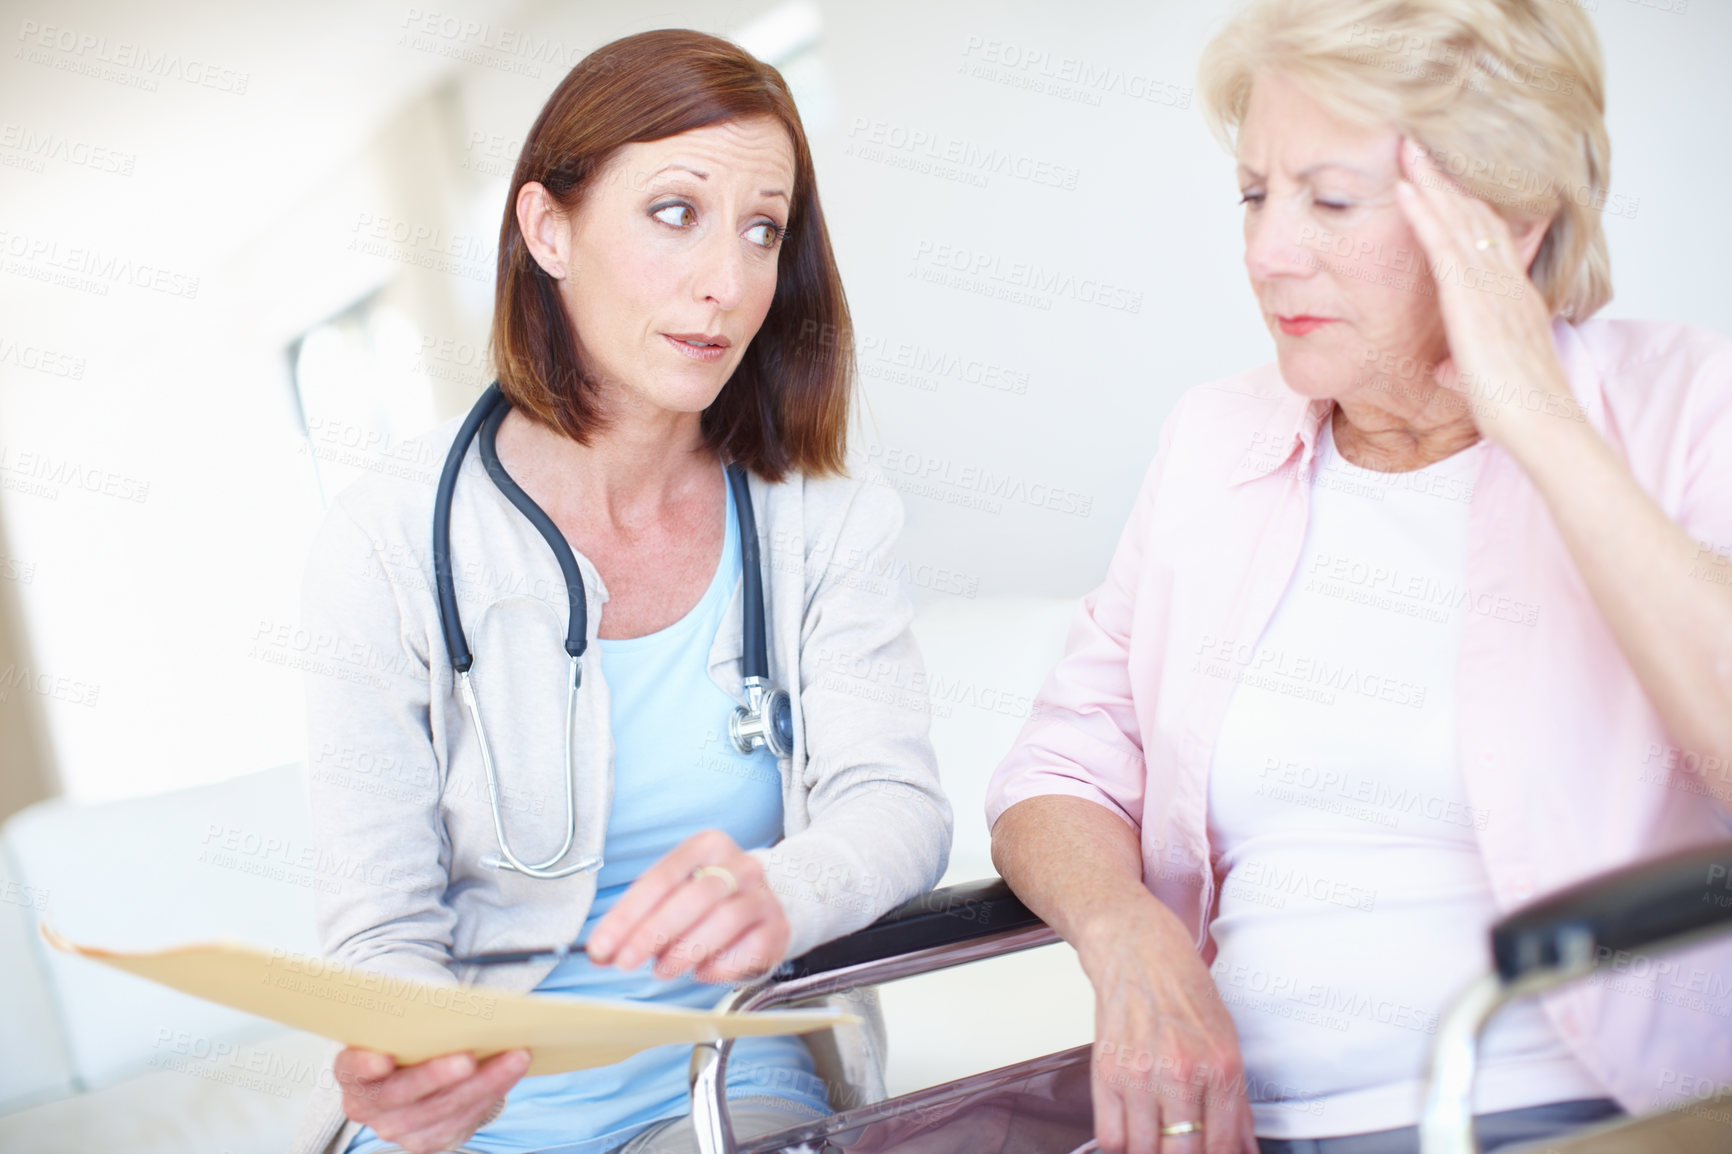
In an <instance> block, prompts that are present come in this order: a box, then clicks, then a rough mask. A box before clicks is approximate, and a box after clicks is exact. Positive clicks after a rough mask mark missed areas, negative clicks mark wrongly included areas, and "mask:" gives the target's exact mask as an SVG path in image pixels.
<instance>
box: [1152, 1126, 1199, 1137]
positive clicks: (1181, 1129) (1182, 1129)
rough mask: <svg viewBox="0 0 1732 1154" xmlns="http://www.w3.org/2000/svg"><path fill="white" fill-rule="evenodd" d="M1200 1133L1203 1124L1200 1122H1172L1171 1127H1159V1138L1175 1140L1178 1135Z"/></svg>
mask: <svg viewBox="0 0 1732 1154" xmlns="http://www.w3.org/2000/svg"><path fill="white" fill-rule="evenodd" d="M1202 1132H1203V1124H1202V1123H1201V1122H1174V1123H1173V1124H1172V1125H1171V1126H1162V1127H1161V1137H1163V1138H1177V1137H1178V1136H1179V1135H1180V1134H1201V1133H1202Z"/></svg>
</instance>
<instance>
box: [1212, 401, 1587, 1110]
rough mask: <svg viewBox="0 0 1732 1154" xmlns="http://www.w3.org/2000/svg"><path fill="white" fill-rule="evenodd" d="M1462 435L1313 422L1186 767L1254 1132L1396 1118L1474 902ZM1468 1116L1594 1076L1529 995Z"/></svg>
mask: <svg viewBox="0 0 1732 1154" xmlns="http://www.w3.org/2000/svg"><path fill="white" fill-rule="evenodd" d="M1484 451H1485V446H1484V442H1483V441H1482V442H1479V443H1477V444H1475V445H1474V446H1472V447H1471V448H1468V449H1466V450H1463V451H1462V452H1459V453H1456V454H1454V455H1453V456H1451V457H1448V458H1446V459H1444V460H1442V461H1438V462H1436V463H1435V464H1432V465H1429V466H1427V467H1426V468H1424V469H1418V470H1414V471H1412V472H1407V473H1376V472H1372V471H1371V470H1368V469H1361V468H1359V467H1357V466H1355V465H1351V464H1349V463H1348V462H1346V461H1345V460H1343V459H1342V457H1341V455H1340V454H1339V453H1338V452H1337V451H1336V449H1335V444H1334V439H1333V437H1332V435H1331V430H1330V422H1328V421H1325V422H1324V425H1323V429H1322V431H1321V433H1320V434H1319V437H1318V443H1317V459H1316V466H1317V467H1316V471H1315V473H1314V476H1313V480H1312V495H1311V513H1310V520H1309V523H1308V524H1307V526H1306V531H1305V548H1304V551H1303V553H1302V555H1301V556H1300V559H1299V564H1298V568H1297V569H1296V570H1295V571H1294V574H1293V578H1292V580H1291V581H1290V582H1289V584H1288V586H1287V590H1286V593H1285V594H1284V596H1283V597H1282V600H1281V603H1280V606H1279V607H1278V608H1277V609H1276V611H1275V615H1274V617H1273V619H1272V620H1271V621H1270V622H1269V626H1268V629H1267V630H1266V631H1265V632H1264V634H1263V636H1262V637H1261V638H1260V639H1259V642H1258V645H1257V647H1256V650H1255V652H1254V654H1253V655H1251V660H1250V663H1249V664H1247V665H1235V666H1231V667H1229V669H1230V671H1231V673H1230V675H1232V676H1235V677H1236V678H1237V681H1238V683H1237V684H1236V685H1235V687H1234V690H1233V695H1232V699H1231V702H1230V703H1229V705H1228V709H1227V713H1226V717H1225V721H1224V723H1223V727H1222V730H1221V735H1220V739H1219V741H1218V743H1217V745H1216V747H1215V754H1214V762H1213V766H1212V769H1211V773H1210V776H1209V835H1210V842H1211V844H1212V845H1214V846H1215V847H1217V848H1218V849H1219V850H1220V851H1221V853H1222V857H1221V860H1220V868H1221V871H1222V873H1223V875H1224V881H1223V884H1222V889H1221V900H1220V910H1219V915H1218V916H1217V917H1216V918H1215V920H1214V922H1213V923H1212V926H1211V932H1212V934H1213V936H1214V939H1215V942H1216V944H1217V946H1218V947H1219V952H1218V954H1217V956H1216V959H1215V962H1214V965H1213V972H1214V975H1215V981H1216V984H1217V986H1218V987H1219V988H1220V990H1221V993H1222V996H1223V998H1224V999H1225V1000H1226V1003H1227V1008H1228V1009H1229V1010H1230V1011H1231V1012H1232V1015H1233V1020H1234V1022H1235V1024H1236V1025H1237V1027H1238V1032H1239V1043H1240V1047H1241V1049H1242V1051H1243V1054H1244V1059H1245V1066H1246V1072H1247V1077H1248V1079H1249V1080H1250V1088H1251V1094H1250V1097H1251V1100H1252V1113H1253V1115H1254V1117H1255V1120H1256V1129H1257V1133H1258V1134H1259V1135H1262V1136H1264V1137H1271V1138H1316V1137H1323V1136H1326V1135H1335V1134H1356V1133H1364V1132H1368V1131H1372V1130H1383V1129H1391V1128H1394V1127H1400V1126H1411V1125H1414V1124H1415V1123H1416V1122H1417V1121H1418V1120H1419V1115H1420V1102H1421V1095H1422V1091H1423V1079H1424V1071H1425V1068H1426V1063H1427V1059H1428V1056H1429V1054H1430V1049H1431V1044H1432V1042H1433V1041H1434V1039H1435V1036H1436V1029H1437V1023H1438V1021H1439V1019H1440V1017H1441V1015H1442V1014H1443V1012H1444V1011H1445V1010H1446V1009H1447V1008H1448V1006H1449V1005H1450V1003H1451V1002H1452V1001H1453V1000H1454V999H1455V997H1456V996H1457V995H1458V994H1459V993H1460V992H1461V990H1462V989H1463V988H1464V987H1465V986H1466V985H1467V984H1468V983H1469V982H1471V981H1472V980H1473V979H1475V978H1477V977H1479V976H1481V975H1483V974H1485V973H1486V972H1488V971H1489V969H1490V967H1491V958H1490V953H1489V950H1488V948H1487V945H1486V930H1487V928H1488V927H1489V925H1490V924H1491V922H1492V921H1493V920H1494V918H1495V916H1496V915H1495V910H1494V907H1493V904H1492V900H1491V891H1490V888H1489V884H1488V881H1487V878H1486V873H1485V867H1484V865H1483V864H1482V862H1481V858H1480V852H1479V845H1478V842H1477V840H1476V836H1475V832H1474V831H1475V827H1476V825H1478V826H1479V827H1481V828H1483V826H1484V822H1485V820H1486V816H1487V815H1485V814H1482V813H1476V812H1475V811H1474V810H1473V809H1472V808H1471V807H1469V805H1468V804H1467V798H1466V796H1465V793H1464V790H1463V783H1462V777H1461V771H1460V768H1459V766H1458V764H1457V757H1456V736H1455V676H1456V665H1457V659H1458V655H1459V650H1460V642H1461V623H1462V614H1463V612H1464V608H1463V601H1464V596H1463V594H1464V592H1465V570H1466V562H1465V559H1466V535H1467V512H1468V503H1469V500H1470V498H1471V497H1472V489H1473V480H1474V476H1475V474H1476V472H1477V470H1478V466H1479V462H1480V458H1481V456H1482V455H1483V453H1484ZM1477 1087H1478V1093H1477V1095H1476V1099H1475V1109H1476V1111H1477V1112H1479V1113H1487V1112H1491V1111H1496V1110H1508V1109H1515V1108H1518V1107H1521V1106H1531V1105H1539V1104H1541V1103H1544V1102H1556V1101H1566V1100H1569V1099H1573V1098H1596V1097H1603V1096H1604V1095H1605V1090H1604V1089H1603V1087H1601V1086H1600V1085H1599V1084H1598V1083H1596V1082H1595V1081H1594V1080H1593V1078H1592V1077H1591V1076H1590V1075H1589V1074H1588V1073H1587V1072H1586V1071H1585V1070H1584V1069H1583V1068H1582V1067H1581V1066H1580V1065H1579V1064H1578V1063H1577V1062H1576V1060H1575V1059H1574V1058H1573V1057H1572V1056H1571V1055H1570V1053H1569V1051H1568V1050H1567V1049H1566V1048H1565V1046H1564V1044H1563V1042H1562V1041H1561V1039H1560V1038H1559V1037H1558V1036H1557V1034H1556V1032H1555V1031H1554V1030H1553V1029H1552V1027H1551V1024H1550V1022H1549V1021H1548V1020H1547V1019H1546V1018H1545V1017H1544V1015H1543V1013H1542V1011H1541V1010H1540V1009H1539V1007H1538V1006H1537V1005H1536V1004H1535V1003H1533V1002H1531V1001H1520V1002H1517V1003H1515V1004H1513V1005H1511V1006H1509V1007H1507V1008H1506V1009H1504V1010H1503V1011H1501V1012H1500V1013H1499V1014H1498V1016H1497V1017H1496V1018H1494V1019H1493V1021H1492V1025H1491V1028H1490V1030H1489V1031H1488V1032H1487V1034H1486V1035H1485V1037H1484V1039H1483V1044H1482V1048H1481V1063H1480V1074H1479V1077H1478V1080H1477Z"/></svg>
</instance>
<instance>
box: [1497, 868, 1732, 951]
mask: <svg viewBox="0 0 1732 1154" xmlns="http://www.w3.org/2000/svg"><path fill="white" fill-rule="evenodd" d="M1716 927H1727V928H1732V842H1720V843H1718V844H1715V845H1711V846H1705V847H1703V848H1700V849H1693V850H1686V851H1685V852H1683V853H1678V854H1673V855H1671V856H1670V857H1665V858H1660V859H1657V860H1655V861H1651V862H1642V863H1640V864H1638V865H1633V866H1629V867H1626V868H1624V869H1620V870H1614V871H1612V872H1611V873H1606V874H1601V875H1600V876H1599V877H1596V878H1589V879H1588V880H1587V881H1585V882H1581V883H1579V884H1577V885H1573V886H1571V887H1570V888H1569V889H1566V890H1563V891H1561V892H1559V893H1556V894H1553V895H1552V896H1551V897H1548V898H1545V899H1544V900H1542V901H1538V902H1535V903H1534V904H1532V905H1530V906H1527V907H1525V908H1523V909H1521V910H1518V911H1516V912H1515V913H1513V914H1511V915H1510V916H1509V917H1507V918H1504V919H1503V920H1502V921H1500V922H1499V923H1497V925H1495V926H1493V927H1492V931H1491V949H1492V957H1493V959H1495V961H1496V964H1497V971H1498V975H1499V977H1501V978H1502V979H1503V981H1504V982H1506V983H1509V982H1514V981H1515V980H1517V979H1518V978H1522V977H1525V976H1527V975H1529V974H1532V973H1536V972H1538V971H1542V970H1549V969H1558V968H1562V967H1565V966H1572V967H1578V966H1583V965H1593V964H1597V963H1599V962H1601V961H1604V960H1605V959H1607V958H1608V957H1610V955H1611V954H1613V953H1615V952H1617V951H1620V950H1637V949H1646V948H1650V947H1654V946H1665V945H1676V944H1682V943H1683V942H1684V941H1686V940H1688V939H1691V938H1695V937H1697V936H1700V935H1702V934H1705V933H1708V932H1710V931H1712V930H1713V929H1715V928H1716Z"/></svg>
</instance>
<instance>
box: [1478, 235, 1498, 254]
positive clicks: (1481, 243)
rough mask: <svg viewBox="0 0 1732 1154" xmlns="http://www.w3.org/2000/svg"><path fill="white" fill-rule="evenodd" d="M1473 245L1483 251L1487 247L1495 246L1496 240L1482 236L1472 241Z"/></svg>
mask: <svg viewBox="0 0 1732 1154" xmlns="http://www.w3.org/2000/svg"><path fill="white" fill-rule="evenodd" d="M1473 247H1474V248H1477V249H1478V250H1479V251H1480V252H1484V251H1485V250H1486V249H1488V248H1496V247H1497V241H1496V240H1494V239H1493V238H1491V237H1489V236H1482V237H1480V238H1479V239H1478V240H1476V241H1474V242H1473Z"/></svg>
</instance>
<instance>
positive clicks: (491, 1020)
mask: <svg viewBox="0 0 1732 1154" xmlns="http://www.w3.org/2000/svg"><path fill="white" fill-rule="evenodd" d="M42 936H43V937H44V938H46V939H47V940H48V943H49V944H50V945H52V946H53V947H54V948H55V949H57V950H60V951H62V952H63V953H69V954H77V955H79V956H80V957H85V958H89V959H91V960H92V961H97V962H101V963H102V964H104V965H107V966H113V967H114V968H115V969H117V970H125V971H126V972H127V973H129V974H136V975H138V976H139V977H141V978H149V979H150V980H151V981H153V982H160V983H161V984H162V985H165V986H169V987H171V988H173V989H176V990H179V991H181V992H182V993H186V994H191V995H193V996H194V997H197V998H204V999H206V1000H207V1001H211V1002H218V1003H220V1004H222V1005H224V1006H231V1007H233V1008H234V1009H237V1010H244V1011H245V1012H247V1013H249V1014H257V1015H258V1016H260V1017H262V1018H269V1019H271V1020H272V1021H273V1022H281V1023H282V1024H283V1025H285V1026H292V1027H294V1028H295V1029H297V1030H306V1031H308V1032H309V1033H314V1034H319V1035H321V1036H323V1037H326V1038H330V1039H332V1040H334V1041H338V1042H342V1043H344V1044H345V1045H350V1046H360V1047H363V1048H365V1049H368V1050H378V1051H380V1052H382V1053H386V1054H390V1055H392V1056H393V1057H394V1058H396V1059H397V1062H398V1064H399V1065H412V1064H413V1063H416V1062H422V1061H425V1060H426V1059H428V1058H434V1057H438V1056H439V1055H440V1054H449V1053H452V1052H454V1051H458V1050H469V1051H473V1052H474V1054H475V1057H476V1059H477V1060H480V1059H485V1058H487V1057H490V1056H492V1055H494V1054H497V1053H500V1052H501V1051H504V1050H516V1049H519V1048H523V1049H528V1050H529V1051H530V1053H531V1054H533V1055H534V1061H533V1062H531V1063H530V1066H529V1073H531V1074H558V1073H562V1072H564V1071H566V1070H582V1069H587V1068H589V1067H592V1066H608V1065H612V1064H613V1063H615V1062H619V1061H623V1060H624V1059H626V1058H629V1057H631V1055H633V1054H635V1053H637V1052H638V1051H640V1050H647V1049H649V1048H650V1047H651V1046H661V1045H665V1044H667V1043H670V1042H684V1043H688V1044H689V1043H692V1042H707V1041H713V1040H715V1039H719V1038H739V1037H747V1036H755V1035H764V1034H804V1033H807V1032H808V1031H811V1030H821V1029H825V1028H827V1027H829V1026H835V1025H838V1024H842V1023H850V1022H858V1021H859V1019H858V1018H856V1017H854V1016H853V1015H852V1014H846V1013H843V1012H841V1011H839V1010H830V1009H819V1010H765V1011H760V1012H755V1013H744V1014H728V1013H722V1012H720V1011H715V1010H688V1009H683V1008H679V1007H669V1006H656V1005H652V1004H648V1003H638V1002H623V1001H598V1000H594V999H589V998H573V997H567V996H564V995H560V994H533V995H531V994H514V993H507V992H504V991H499V990H489V989H482V988H479V987H475V986H459V985H438V984H435V983H432V982H424V981H420V980H419V979H414V978H398V977H393V976H391V975H389V974H384V973H379V972H376V971H373V970H364V969H358V968H356V967H353V966H347V965H344V964H342V963H340V962H332V961H327V960H325V959H322V958H314V957H308V956H306V955H304V954H295V953H290V952H288V951H286V950H277V949H272V950H261V949H258V948H257V947H254V946H247V945H241V944H238V943H232V942H210V943H203V944H198V945H189V946H181V947H178V948H175V949H170V950H157V951H152V952H148V953H125V952H120V951H114V950H102V949H97V948H95V947H92V946H81V945H78V944H76V943H74V942H70V941H67V940H66V939H65V938H63V937H61V936H60V935H59V934H57V933H55V932H54V931H53V930H52V929H50V928H49V927H47V926H46V925H45V926H43V927H42ZM724 993H725V990H724V988H723V987H720V986H718V987H716V999H717V1000H718V1001H720V1000H721V998H722V996H723V995H724Z"/></svg>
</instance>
